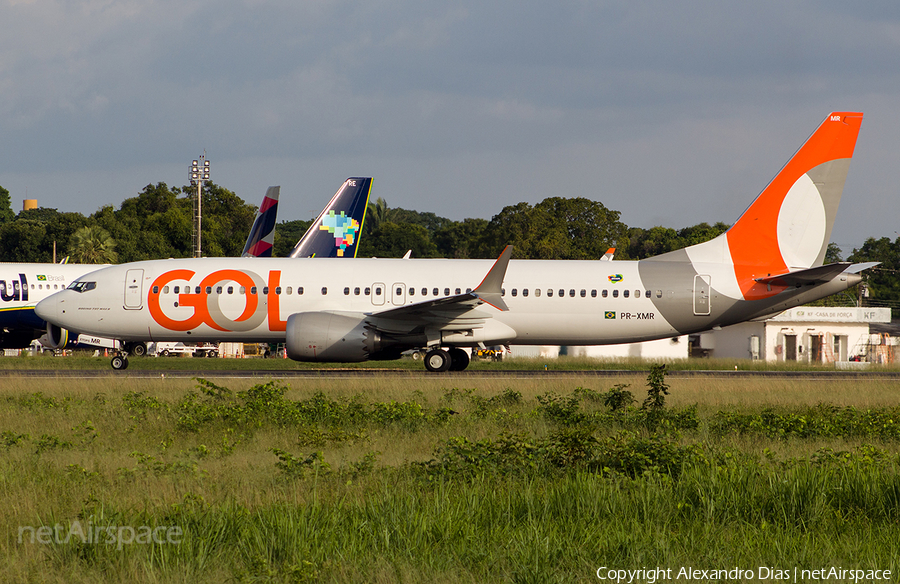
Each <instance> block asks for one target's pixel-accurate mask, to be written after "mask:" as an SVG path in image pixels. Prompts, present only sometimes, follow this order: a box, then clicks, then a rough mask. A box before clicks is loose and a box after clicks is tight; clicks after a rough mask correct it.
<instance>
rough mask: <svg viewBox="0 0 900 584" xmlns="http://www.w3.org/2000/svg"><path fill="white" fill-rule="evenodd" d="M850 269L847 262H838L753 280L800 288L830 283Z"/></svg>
mask: <svg viewBox="0 0 900 584" xmlns="http://www.w3.org/2000/svg"><path fill="white" fill-rule="evenodd" d="M849 267H851V264H850V263H849V262H838V263H835V264H827V265H825V266H819V267H817V268H809V269H808V270H797V271H796V272H788V273H786V274H778V275H777V276H765V277H763V278H753V279H754V280H755V281H757V282H759V283H760V284H769V285H775V286H802V285H804V284H824V283H825V282H830V281H832V280H833V279H834V278H835V276H837V275H838V274H842V273H843V272H845V271H846V270H847V268H849Z"/></svg>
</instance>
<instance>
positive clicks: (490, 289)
mask: <svg viewBox="0 0 900 584" xmlns="http://www.w3.org/2000/svg"><path fill="white" fill-rule="evenodd" d="M512 250H513V247H512V246H511V245H507V246H506V249H504V250H503V252H502V253H501V254H500V257H498V258H497V261H496V262H494V265H493V266H491V269H490V271H488V273H487V275H486V276H485V277H484V280H482V281H481V284H479V285H478V287H477V288H475V289H474V290H472V292H473V293H474V294H477V295H478V297H479V298H481V299H482V300H484V301H485V302H487V303H488V304H490V305H491V306H493V307H494V308H497V309H498V310H503V311H507V310H509V307H508V306H507V305H506V303H505V302H504V301H503V278H505V277H506V268H507V267H509V258H510V256H512Z"/></svg>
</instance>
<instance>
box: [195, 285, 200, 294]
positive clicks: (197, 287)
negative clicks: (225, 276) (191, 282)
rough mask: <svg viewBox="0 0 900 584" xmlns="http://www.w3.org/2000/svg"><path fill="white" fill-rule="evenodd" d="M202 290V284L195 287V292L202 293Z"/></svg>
mask: <svg viewBox="0 0 900 584" xmlns="http://www.w3.org/2000/svg"><path fill="white" fill-rule="evenodd" d="M200 290H201V288H200V286H196V287H194V294H200Z"/></svg>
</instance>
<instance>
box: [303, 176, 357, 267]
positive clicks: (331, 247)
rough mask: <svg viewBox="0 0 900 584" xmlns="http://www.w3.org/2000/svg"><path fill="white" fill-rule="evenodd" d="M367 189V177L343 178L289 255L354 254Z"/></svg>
mask: <svg viewBox="0 0 900 584" xmlns="http://www.w3.org/2000/svg"><path fill="white" fill-rule="evenodd" d="M371 190H372V178H371V177H354V178H348V179H347V180H345V181H344V184H342V185H341V188H339V189H338V192H337V193H335V195H334V196H333V197H332V198H331V201H329V202H328V206H326V207H325V209H324V210H323V211H322V213H321V214H320V215H319V216H318V217H316V220H315V221H313V223H312V225H310V226H309V229H308V230H307V231H306V233H305V234H304V235H303V237H302V238H301V239H300V241H298V242H297V245H296V246H295V247H294V249H293V251H291V254H290V257H292V258H309V257H317V258H321V257H326V258H330V257H356V249H357V243H358V242H359V235H360V233H361V232H362V226H363V222H364V221H365V218H366V207H367V206H368V204H369V193H370V192H371Z"/></svg>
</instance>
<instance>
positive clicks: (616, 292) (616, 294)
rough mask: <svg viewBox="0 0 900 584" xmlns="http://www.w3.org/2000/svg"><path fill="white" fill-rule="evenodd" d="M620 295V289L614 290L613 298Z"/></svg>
mask: <svg viewBox="0 0 900 584" xmlns="http://www.w3.org/2000/svg"><path fill="white" fill-rule="evenodd" d="M618 297H619V291H618V290H613V298H618Z"/></svg>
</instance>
